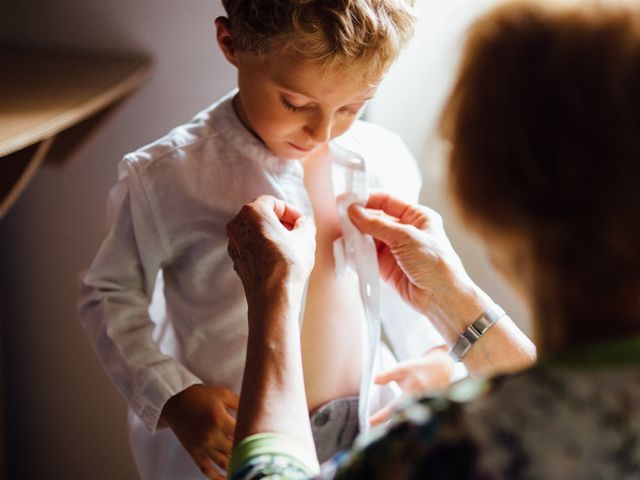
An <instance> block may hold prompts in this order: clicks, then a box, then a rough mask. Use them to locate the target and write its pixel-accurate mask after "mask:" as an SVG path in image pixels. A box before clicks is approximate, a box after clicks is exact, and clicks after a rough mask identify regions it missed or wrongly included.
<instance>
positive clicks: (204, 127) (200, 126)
mask: <svg viewBox="0 0 640 480" xmlns="http://www.w3.org/2000/svg"><path fill="white" fill-rule="evenodd" d="M233 94H234V92H231V93H230V94H227V95H225V96H223V97H222V98H220V99H219V100H218V101H216V102H214V103H213V104H212V105H210V106H209V107H207V108H206V109H204V110H202V111H201V112H199V113H198V114H196V115H195V116H194V117H193V118H192V119H191V120H189V121H188V122H186V123H184V124H182V125H179V126H177V127H174V128H172V129H171V130H170V131H169V132H168V133H167V134H166V135H164V136H162V137H160V138H158V139H157V140H154V141H153V142H151V143H149V144H147V145H144V146H142V147H140V148H138V149H137V150H134V151H133V152H130V153H128V154H127V155H125V157H124V161H125V162H126V163H127V164H129V165H131V166H132V167H133V168H135V169H136V171H138V173H139V174H142V173H145V172H147V171H148V170H149V169H150V168H152V167H153V166H155V165H156V164H158V163H162V164H163V165H165V164H167V163H173V164H175V166H176V167H180V166H181V167H185V166H188V165H189V164H191V163H195V164H197V163H198V162H199V161H201V160H202V159H203V157H206V158H207V159H208V160H209V161H212V160H215V159H216V156H217V155H216V154H220V155H219V156H222V152H223V151H224V148H223V147H224V144H225V143H227V142H229V135H227V133H228V131H229V130H230V129H233V128H234V126H235V125H234V121H233V119H234V114H233V107H232V106H231V99H232V98H233ZM218 160H220V161H223V160H224V158H219V159H218Z"/></svg>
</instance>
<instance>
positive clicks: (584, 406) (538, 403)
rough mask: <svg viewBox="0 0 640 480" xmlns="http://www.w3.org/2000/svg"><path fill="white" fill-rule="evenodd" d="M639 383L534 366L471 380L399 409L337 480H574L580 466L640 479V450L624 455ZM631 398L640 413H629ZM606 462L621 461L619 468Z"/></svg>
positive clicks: (637, 418) (635, 420)
mask: <svg viewBox="0 0 640 480" xmlns="http://www.w3.org/2000/svg"><path fill="white" fill-rule="evenodd" d="M611 374H612V375H611ZM634 378H636V379H638V378H640V377H638V376H637V375H634V374H633V373H632V372H617V371H616V372H593V371H580V370H575V369H573V370H572V369H565V368H556V367H548V366H536V367H532V368H530V369H527V370H525V371H523V372H520V373H517V374H511V375H503V376H498V377H495V378H493V379H491V380H465V381H463V382H461V383H459V384H457V385H455V386H453V387H452V388H451V389H450V391H449V392H448V393H447V395H444V396H440V397H422V398H419V399H414V400H413V401H410V402H408V403H407V404H406V405H403V406H402V408H400V409H399V410H398V412H397V413H396V416H395V418H394V420H393V421H392V423H391V425H390V426H389V427H388V430H387V431H386V432H385V434H384V435H379V436H378V437H377V438H373V439H369V441H367V442H366V443H365V444H364V445H362V446H361V447H360V448H358V449H357V453H355V454H354V455H353V456H351V457H348V458H346V459H345V460H344V461H343V463H342V467H341V469H340V472H344V473H343V475H344V477H341V476H340V473H339V474H338V475H337V478H347V477H348V478H359V477H358V476H357V475H356V476H355V477H353V476H352V475H353V473H354V471H356V472H359V471H362V470H363V469H364V470H366V471H367V472H366V475H365V476H366V477H367V478H422V477H425V478H427V477H428V476H429V475H433V472H442V473H443V477H442V478H475V477H476V476H477V477H478V478H485V477H483V475H485V476H486V477H487V478H525V477H526V478H537V477H538V476H540V478H575V475H573V474H572V472H575V470H572V469H575V468H577V467H576V465H579V469H580V470H579V471H580V472H587V473H588V472H589V471H594V472H598V473H602V474H603V475H605V476H604V477H602V478H631V477H626V476H625V475H624V472H625V471H635V472H637V471H640V465H639V464H638V462H637V460H636V459H638V458H640V456H639V454H640V447H637V448H636V447H633V448H630V449H626V450H625V449H624V448H623V446H624V444H625V443H624V439H625V438H627V439H629V438H636V437H638V434H639V433H640V401H638V400H640V393H639V392H638V391H639V390H640V381H638V380H635V385H629V382H631V383H633V381H634V380H632V379H634ZM603 389H605V390H607V392H604V391H603ZM632 398H634V399H635V400H634V401H635V405H636V408H635V409H633V411H629V405H628V402H629V401H630V400H631V399H632ZM625 414H626V415H627V416H626V417H625V416H624V415H625ZM622 418H625V419H626V422H627V423H626V424H625V423H623V422H621V420H622ZM594 452H596V453H597V452H602V453H603V455H602V456H598V455H594ZM605 452H609V453H615V455H617V457H616V460H615V462H614V461H613V460H612V458H613V457H607V456H606V455H605V454H604V453H605ZM372 465H375V467H374V468H373V470H372ZM409 466H410V467H409ZM407 468H410V470H411V471H410V472H409V471H407ZM634 469H635V470H634ZM398 471H402V472H405V473H406V475H404V474H403V475H400V476H399V475H398V474H397V472H398ZM394 472H395V473H394ZM579 476H580V475H579Z"/></svg>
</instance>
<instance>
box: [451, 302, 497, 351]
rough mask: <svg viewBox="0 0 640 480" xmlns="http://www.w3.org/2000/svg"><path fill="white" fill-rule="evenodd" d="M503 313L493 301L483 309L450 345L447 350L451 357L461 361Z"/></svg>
mask: <svg viewBox="0 0 640 480" xmlns="http://www.w3.org/2000/svg"><path fill="white" fill-rule="evenodd" d="M505 315H506V313H505V311H504V310H503V309H502V308H501V307H500V306H499V305H497V304H495V303H494V304H493V305H492V306H491V307H489V308H488V309H487V310H485V312H484V313H483V314H482V315H480V316H479V317H478V318H477V319H476V320H475V321H474V322H473V323H472V324H471V325H469V327H468V328H467V329H466V330H465V331H464V332H462V335H460V338H459V339H458V341H457V342H456V343H455V345H454V346H453V347H451V351H450V352H449V355H451V358H453V360H454V361H456V362H461V361H462V359H463V358H464V356H465V355H466V354H467V352H468V351H469V350H470V349H471V347H472V346H473V344H474V343H476V342H477V341H478V340H479V339H480V337H482V335H484V334H485V333H486V331H487V330H489V329H490V328H491V327H492V326H493V325H495V323H496V322H497V321H498V320H500V319H501V318H502V317H503V316H505Z"/></svg>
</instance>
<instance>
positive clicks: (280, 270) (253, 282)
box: [227, 195, 315, 301]
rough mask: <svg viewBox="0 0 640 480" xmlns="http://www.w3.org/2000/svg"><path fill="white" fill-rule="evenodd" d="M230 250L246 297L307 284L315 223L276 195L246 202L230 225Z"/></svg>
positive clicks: (313, 256) (311, 263) (313, 258)
mask: <svg viewBox="0 0 640 480" xmlns="http://www.w3.org/2000/svg"><path fill="white" fill-rule="evenodd" d="M227 236H228V237H229V246H228V251H229V255H230V256H231V258H232V259H233V263H234V269H235V271H236V272H237V273H238V275H239V276H240V279H241V280H242V284H243V285H244V289H245V293H246V295H247V299H248V300H249V301H251V297H252V296H253V295H256V294H262V293H267V292H272V291H273V289H281V288H283V287H300V288H303V287H304V282H305V281H306V279H307V278H308V276H309V274H310V273H311V269H312V268H313V263H314V260H315V225H314V224H313V221H312V220H311V219H309V218H308V217H305V216H303V215H302V214H301V213H300V212H298V211H297V210H295V209H294V208H292V207H291V206H290V205H287V204H285V203H284V202H283V201H282V200H279V199H277V198H275V197H272V196H268V195H264V196H261V197H259V198H258V199H257V200H256V201H254V202H252V203H250V204H248V205H245V206H244V207H242V210H240V213H239V214H238V215H237V216H236V217H235V218H234V219H233V220H232V221H231V222H230V223H229V224H228V225H227Z"/></svg>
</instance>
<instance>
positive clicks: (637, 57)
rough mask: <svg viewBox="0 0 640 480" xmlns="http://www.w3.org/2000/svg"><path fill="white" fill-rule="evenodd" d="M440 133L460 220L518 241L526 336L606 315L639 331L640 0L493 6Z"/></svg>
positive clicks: (568, 336) (545, 338)
mask: <svg viewBox="0 0 640 480" xmlns="http://www.w3.org/2000/svg"><path fill="white" fill-rule="evenodd" d="M442 131H443V135H444V136H445V138H446V139H447V140H449V141H450V143H451V148H452V150H451V157H450V187H451V190H452V192H453V194H454V197H455V198H456V200H457V203H458V205H459V206H460V209H461V211H462V213H463V215H464V217H465V219H466V220H467V221H468V222H469V223H470V224H471V225H472V226H475V227H477V228H479V229H480V231H482V230H483V229H484V230H485V231H489V232H502V233H504V234H505V235H508V236H511V237H514V238H520V239H526V240H525V242H526V245H527V251H528V252H530V255H529V258H528V262H529V263H528V264H529V266H530V267H531V266H533V268H532V271H533V275H532V281H531V284H530V285H529V287H530V288H529V289H528V295H529V299H530V301H531V305H532V307H533V309H534V313H535V316H536V317H537V319H538V320H539V321H540V322H539V326H540V327H541V329H540V330H541V331H540V332H537V333H538V340H539V341H540V342H541V343H542V344H543V345H545V344H546V345H545V346H546V347H548V348H551V349H553V348H557V347H560V346H562V345H564V344H566V343H567V342H569V341H571V342H580V341H590V340H594V339H596V338H598V336H599V335H601V331H602V328H601V327H600V324H601V322H610V321H612V320H613V319H612V317H614V316H615V317H616V318H618V319H619V323H620V324H619V325H618V326H617V327H614V328H617V329H618V330H619V331H618V332H617V333H618V334H619V333H622V332H621V331H620V330H626V331H632V330H634V329H635V330H637V329H638V327H639V326H640V325H638V324H637V322H638V321H640V10H639V9H637V8H635V9H633V8H632V7H629V6H626V7H625V6H621V5H619V4H618V5H617V6H615V5H613V4H609V5H608V6H607V5H602V4H595V3H589V4H586V3H585V2H582V3H581V4H578V5H576V6H566V5H565V6H545V5H543V4H540V2H536V3H533V2H518V3H509V4H507V5H503V6H501V7H499V8H498V9H496V10H494V11H493V12H491V13H490V14H488V15H487V16H485V17H484V18H482V19H481V20H479V21H478V22H477V23H476V24H475V25H474V26H473V27H472V28H471V31H470V35H469V39H468V43H467V47H466V51H465V54H464V57H463V62H462V67H461V70H460V73H459V76H458V80H457V83H456V86H455V88H454V91H453V93H452V95H451V97H450V99H449V102H448V104H447V106H446V108H445V112H444V116H443V121H442ZM627 317H628V318H627ZM574 319H575V320H578V321H579V322H581V323H580V324H577V323H576V322H575V321H573V320H574ZM540 323H541V324H540ZM609 324H610V323H609Z"/></svg>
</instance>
